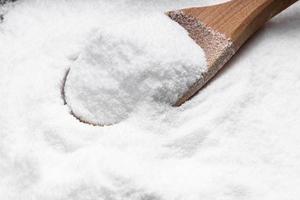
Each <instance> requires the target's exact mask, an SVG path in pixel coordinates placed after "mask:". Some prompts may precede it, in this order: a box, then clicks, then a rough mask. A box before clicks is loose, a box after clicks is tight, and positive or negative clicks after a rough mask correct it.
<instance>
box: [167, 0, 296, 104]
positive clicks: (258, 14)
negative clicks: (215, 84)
mask: <svg viewBox="0 0 300 200" xmlns="http://www.w3.org/2000/svg"><path fill="white" fill-rule="evenodd" d="M297 1H298V0H232V1H229V2H226V3H223V4H219V5H214V6H208V7H198V8H187V9H182V10H177V11H170V12H168V13H167V15H168V16H169V17H170V18H171V19H172V20H174V21H176V22H178V23H179V24H180V25H181V26H182V27H184V28H185V29H186V30H187V31H188V32H189V35H190V37H191V38H192V39H194V41H195V42H196V43H197V44H198V45H199V46H201V48H203V50H204V52H205V54H206V58H207V62H208V70H207V71H206V72H205V73H203V74H202V77H201V78H200V79H199V80H198V81H197V82H196V83H194V85H192V86H191V87H190V89H189V90H188V91H187V92H186V93H185V94H184V95H183V96H181V98H179V99H178V101H177V102H176V104H175V106H180V105H182V104H183V103H184V102H186V101H187V100H189V99H190V98H191V97H193V96H194V95H195V94H196V93H197V92H198V91H199V90H200V89H201V88H202V87H203V86H204V85H205V84H206V83H207V82H208V81H209V80H210V79H211V78H212V77H214V76H215V75H216V74H217V72H218V71H219V70H220V69H221V68H222V67H223V66H224V65H225V64H226V63H227V62H228V61H229V60H230V58H231V57H232V56H233V55H234V54H235V53H236V52H237V51H238V50H239V48H240V47H241V46H242V45H243V44H244V43H245V42H246V41H247V40H248V39H249V38H250V37H251V36H252V35H253V34H254V33H255V32H256V31H257V30H258V29H259V28H260V27H262V26H263V25H264V24H265V23H266V22H267V21H269V20H270V19H271V18H272V17H274V16H275V15H277V14H278V13H280V12H282V11H283V10H285V9H286V8H288V7H289V6H291V5H292V4H294V3H295V2H297Z"/></svg>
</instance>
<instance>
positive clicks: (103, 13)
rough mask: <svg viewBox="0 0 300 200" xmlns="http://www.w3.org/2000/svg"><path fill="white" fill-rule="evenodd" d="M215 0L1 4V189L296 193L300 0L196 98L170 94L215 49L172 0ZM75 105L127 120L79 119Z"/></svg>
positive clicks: (92, 197)
mask: <svg viewBox="0 0 300 200" xmlns="http://www.w3.org/2000/svg"><path fill="white" fill-rule="evenodd" d="M217 2H221V1H218V0H162V1H156V0H114V1H110V0H65V1H61V0H39V1H37V0H19V1H17V2H16V3H14V4H8V5H6V6H5V7H1V9H0V14H2V13H3V14H4V15H3V16H4V20H3V21H2V22H0V47H1V48H0V199H1V200H19V199H22V200H199V199H203V200H215V199H217V200H221V199H222V200H237V199H239V200H240V199H243V200H254V199H260V200H298V199H299V196H300V192H299V185H300V170H299V169H300V160H299V158H300V148H299V145H300V134H299V132H300V104H299V102H300V67H299V65H300V57H299V56H298V52H299V51H300V38H299V35H300V26H299V24H300V5H299V4H297V3H296V4H295V5H294V6H293V7H291V8H290V9H288V10H287V11H286V12H285V13H283V14H282V15H280V16H278V17H277V18H275V19H273V20H272V21H271V22H270V23H269V24H268V25H266V26H265V28H264V29H263V30H262V31H261V32H259V33H258V34H257V36H256V37H254V38H253V39H252V40H251V41H250V43H248V44H247V45H246V46H245V47H244V48H243V49H242V50H241V52H240V53H239V54H238V55H237V56H236V57H235V58H234V59H233V61H232V62H230V64H229V65H228V66H227V68H226V70H224V71H222V72H221V73H220V74H219V75H218V77H217V78H216V79H214V80H213V81H212V82H211V83H210V84H209V85H208V86H207V87H206V88H205V89H204V90H202V91H201V92H200V93H199V94H198V95H197V96H196V97H194V98H193V99H192V100H191V101H189V102H188V103H186V104H184V105H183V106H182V107H180V108H173V107H171V106H170V104H172V103H173V102H174V99H176V98H177V96H178V95H180V94H181V93H182V92H183V91H184V90H186V88H187V86H188V85H189V84H191V82H192V81H193V80H194V79H196V78H198V76H199V74H198V72H201V71H202V70H205V59H204V55H203V52H202V50H201V49H200V48H198V47H197V46H195V44H194V43H193V42H192V41H191V40H190V39H189V37H188V36H187V34H186V32H185V31H184V30H183V29H182V28H181V27H179V26H177V25H176V23H173V22H172V21H169V20H168V18H167V17H165V16H164V15H163V12H165V11H168V10H173V9H178V8H183V7H190V6H204V5H208V3H217ZM150 25H151V26H150ZM68 70H70V72H69V73H70V74H69V75H70V76H68V80H67V81H66V88H65V89H66V90H65V93H66V94H68V95H67V96H68V98H69V99H66V100H67V101H68V102H69V103H70V105H69V106H68V105H65V104H64V100H63V98H62V95H61V91H62V86H63V84H64V77H65V74H66V72H67V71H68ZM146 72H147V73H146ZM145 76H146V77H145ZM176 77H177V78H176ZM106 84H107V85H106ZM99 91H101V93H99ZM105 98H106V99H109V100H110V101H108V102H107V101H104V100H103V99H105ZM123 101H128V102H123ZM70 107H72V108H74V113H75V112H76V114H77V115H79V116H84V117H86V120H91V121H93V122H97V123H98V122H100V121H103V120H107V121H105V123H111V122H118V123H116V124H115V125H113V126H104V127H98V126H91V125H88V124H86V123H81V122H80V121H78V120H77V119H76V118H75V117H74V116H72V115H71V114H70ZM98 108H101V110H102V111H101V112H100V111H99V110H100V109H98ZM104 112H106V113H104ZM106 115H107V116H109V118H105V117H104V116H106Z"/></svg>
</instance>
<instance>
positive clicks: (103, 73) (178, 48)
mask: <svg viewBox="0 0 300 200" xmlns="http://www.w3.org/2000/svg"><path fill="white" fill-rule="evenodd" d="M109 29H110V30H106V31H104V30H101V28H100V30H98V31H96V32H95V33H93V34H94V35H93V36H92V39H91V41H90V42H89V44H88V45H87V46H86V47H85V48H84V50H83V51H82V52H81V54H80V56H79V58H78V59H77V60H76V61H75V62H74V63H73V64H72V66H71V69H70V73H69V74H68V77H67V80H66V87H65V97H66V101H67V103H68V105H69V106H70V107H71V110H72V112H73V114H74V115H76V116H77V117H79V118H80V119H81V120H83V121H86V122H89V123H93V124H102V125H109V124H115V123H117V122H120V121H121V120H122V119H125V118H127V117H128V115H129V114H130V113H132V112H133V111H134V110H135V109H136V107H137V105H139V104H141V103H143V102H145V101H147V102H148V103H151V102H152V101H154V102H156V103H163V104H169V105H172V104H174V103H175V102H176V100H178V98H179V97H180V96H182V95H183V93H184V92H185V91H186V90H187V89H188V88H189V86H191V85H192V84H193V83H194V82H196V80H197V79H199V78H200V76H201V73H202V72H204V71H205V70H206V59H205V55H204V52H203V51H202V49H201V48H199V46H198V45H197V44H196V43H195V42H194V41H193V40H192V39H191V38H190V37H189V36H188V34H187V32H186V31H185V30H184V29H183V28H181V27H180V26H178V24H177V23H175V22H173V21H171V20H170V19H169V18H168V17H167V16H166V15H164V14H159V15H158V14H155V15H154V14H152V15H148V16H141V17H137V19H131V20H128V21H126V20H122V21H121V22H120V23H116V24H113V25H112V26H110V27H109Z"/></svg>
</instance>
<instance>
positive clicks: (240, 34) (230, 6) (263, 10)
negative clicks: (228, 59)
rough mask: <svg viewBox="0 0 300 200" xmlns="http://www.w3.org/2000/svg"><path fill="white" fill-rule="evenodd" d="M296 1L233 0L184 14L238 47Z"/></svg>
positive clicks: (190, 10) (194, 9)
mask: <svg viewBox="0 0 300 200" xmlns="http://www.w3.org/2000/svg"><path fill="white" fill-rule="evenodd" d="M296 1H298V0H233V1H230V2H227V3H224V4H219V5H216V6H210V7H202V8H189V9H184V10H183V11H184V13H185V14H187V15H190V16H194V17H195V18H196V19H197V20H199V21H201V22H202V23H204V24H205V25H207V26H208V27H211V28H212V29H214V30H216V31H218V32H219V33H223V34H225V35H226V36H227V37H228V38H230V39H231V40H232V41H233V42H234V44H235V46H236V47H237V48H239V47H241V46H242V44H243V43H244V42H245V41H247V39H248V38H249V37H250V36H251V35H252V34H253V33H254V32H255V31H257V30H258V29H259V28H260V27H261V26H263V25H264V24H265V23H266V22H267V21H269V20H270V19H271V18H272V17H274V16H275V15H277V14H278V13H280V12H281V11H283V10H285V9H286V8H287V7H289V6H290V5H292V4H293V3H295V2H296Z"/></svg>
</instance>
